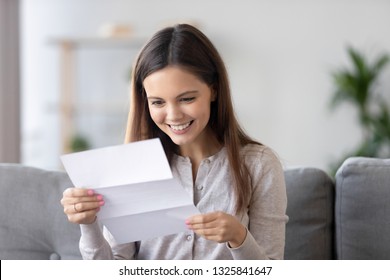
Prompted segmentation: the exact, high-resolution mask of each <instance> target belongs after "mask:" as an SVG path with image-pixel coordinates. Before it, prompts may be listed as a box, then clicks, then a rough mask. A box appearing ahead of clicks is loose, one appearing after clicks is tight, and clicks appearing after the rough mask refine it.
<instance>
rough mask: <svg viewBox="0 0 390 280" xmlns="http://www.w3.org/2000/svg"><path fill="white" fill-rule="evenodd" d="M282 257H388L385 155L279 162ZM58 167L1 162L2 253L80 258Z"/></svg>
mask: <svg viewBox="0 0 390 280" xmlns="http://www.w3.org/2000/svg"><path fill="white" fill-rule="evenodd" d="M285 177H286V183H287V195H288V208H287V214H288V215H289V217H290V220H289V222H288V224H287V229H286V249H285V259H390V159H370V158H350V159H348V160H347V161H345V162H344V164H343V165H342V166H341V167H340V169H339V170H338V172H337V175H336V178H335V180H333V179H331V178H330V177H329V176H328V175H327V174H326V173H325V172H324V171H322V170H319V169H316V168H307V167H305V168H303V167H302V168H298V167H297V168H289V169H286V170H285ZM71 185H72V184H71V182H70V180H69V178H68V176H67V175H66V174H65V173H63V172H58V171H47V170H41V169H37V168H32V167H26V166H21V165H15V164H0V218H1V220H0V259H3V260H4V259H80V258H81V256H80V253H79V250H78V241H79V237H80V231H79V227H78V226H77V225H73V224H71V223H69V222H68V221H67V219H66V216H65V214H64V213H63V210H62V207H61V205H60V199H61V197H62V192H63V190H64V189H65V188H67V187H68V186H71Z"/></svg>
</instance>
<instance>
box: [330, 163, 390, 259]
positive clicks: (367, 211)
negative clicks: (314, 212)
mask: <svg viewBox="0 0 390 280" xmlns="http://www.w3.org/2000/svg"><path fill="white" fill-rule="evenodd" d="M335 209H336V210H335V211H336V213H335V215H336V248H337V258H338V259H390V159H378V158H375V159H374V158H361V157H360V158H359V157H356V158H349V159H347V160H346V161H345V162H344V163H343V165H342V166H341V167H340V169H339V170H338V171H337V174H336V208H335Z"/></svg>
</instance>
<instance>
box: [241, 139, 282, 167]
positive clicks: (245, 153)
mask: <svg viewBox="0 0 390 280" xmlns="http://www.w3.org/2000/svg"><path fill="white" fill-rule="evenodd" d="M240 153H241V156H242V157H243V158H244V160H245V161H247V162H249V163H250V162H259V161H261V162H277V163H280V161H279V158H278V156H277V155H276V152H275V151H274V150H273V149H271V148H270V147H269V146H267V145H263V144H247V145H245V146H243V147H242V148H241V151H240Z"/></svg>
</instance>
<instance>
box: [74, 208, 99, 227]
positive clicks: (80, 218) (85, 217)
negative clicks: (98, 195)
mask: <svg viewBox="0 0 390 280" xmlns="http://www.w3.org/2000/svg"><path fill="white" fill-rule="evenodd" d="M99 210H100V208H97V209H93V210H89V211H84V212H79V213H74V214H71V215H68V220H69V222H71V223H75V224H91V223H93V222H94V221H95V220H96V214H97V212H99Z"/></svg>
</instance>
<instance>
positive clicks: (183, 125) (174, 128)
mask: <svg viewBox="0 0 390 280" xmlns="http://www.w3.org/2000/svg"><path fill="white" fill-rule="evenodd" d="M192 122H193V121H190V122H188V123H184V124H179V125H173V124H169V127H170V128H172V129H173V130H176V131H182V130H184V129H186V128H187V127H189V126H190V125H191V124H192Z"/></svg>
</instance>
